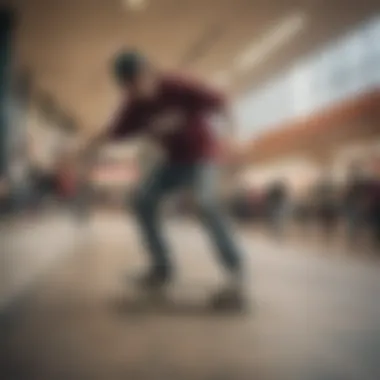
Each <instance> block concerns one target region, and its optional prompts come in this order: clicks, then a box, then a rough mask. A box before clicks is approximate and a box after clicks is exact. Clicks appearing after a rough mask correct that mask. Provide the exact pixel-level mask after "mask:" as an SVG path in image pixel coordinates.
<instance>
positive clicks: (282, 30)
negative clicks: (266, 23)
mask: <svg viewBox="0 0 380 380" xmlns="http://www.w3.org/2000/svg"><path fill="white" fill-rule="evenodd" d="M306 19H307V17H306V15H305V13H298V12H297V13H295V14H292V15H291V16H290V17H287V18H285V19H284V20H282V21H281V22H280V23H278V24H276V26H274V28H273V29H272V30H270V31H269V32H268V33H266V34H265V35H264V37H263V38H261V40H259V41H258V42H255V43H254V44H253V45H251V46H249V47H248V49H247V50H246V51H244V53H243V54H242V55H240V56H239V57H238V58H237V60H236V62H235V65H236V68H237V69H238V70H241V71H245V70H249V69H252V68H253V67H254V66H257V65H258V64H260V63H262V62H263V61H265V60H266V59H267V58H268V57H269V56H270V55H271V54H273V53H274V52H275V51H276V50H277V49H279V48H280V47H281V46H282V45H284V44H286V43H288V42H289V41H290V40H291V39H293V38H294V37H295V36H296V35H298V34H299V33H300V32H301V31H302V30H303V29H304V27H305V23H306Z"/></svg>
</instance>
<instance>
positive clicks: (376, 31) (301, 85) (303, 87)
mask: <svg viewBox="0 0 380 380" xmlns="http://www.w3.org/2000/svg"><path fill="white" fill-rule="evenodd" d="M379 85H380V16H377V17H375V18H373V19H371V20H370V21H369V22H366V23H364V24H363V25H361V27H359V28H358V29H357V30H355V31H354V32H351V33H349V34H348V35H346V36H344V37H343V38H340V39H339V40H337V41H334V42H333V43H331V44H329V45H328V46H325V48H324V49H322V51H320V52H316V53H315V54H313V55H312V56H310V57H308V58H306V59H304V60H303V61H301V62H300V63H298V64H297V65H295V66H294V67H293V68H292V69H290V70H288V71H287V72H285V73H283V74H282V75H280V76H278V77H277V78H275V79H274V80H273V81H271V82H270V83H267V84H266V85H265V86H264V87H262V88H260V89H258V90H255V91H253V92H252V93H251V94H248V95H246V96H245V97H244V98H243V99H239V101H238V102H237V104H236V107H235V108H236V109H235V111H236V115H237V117H238V121H239V125H240V136H241V138H242V139H249V138H252V137H253V136H254V135H255V134H257V133H260V132H262V131H263V130H267V129H268V128H270V127H276V125H277V124H278V123H282V122H285V121H286V120H290V119H292V118H296V117H299V116H303V115H307V114H309V113H311V112H313V111H316V110H318V109H319V108H322V107H324V106H326V105H328V104H330V103H333V102H337V101H339V100H343V99H345V98H347V97H350V96H351V95H353V94H355V93H357V92H360V91H365V90H369V89H371V88H375V87H378V86H379Z"/></svg>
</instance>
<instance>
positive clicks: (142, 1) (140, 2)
mask: <svg viewBox="0 0 380 380" xmlns="http://www.w3.org/2000/svg"><path fill="white" fill-rule="evenodd" d="M123 4H124V5H125V7H126V8H127V9H131V10H133V11H141V10H143V9H144V8H146V6H147V5H148V1H147V0H123Z"/></svg>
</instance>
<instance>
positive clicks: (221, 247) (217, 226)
mask: <svg viewBox="0 0 380 380" xmlns="http://www.w3.org/2000/svg"><path fill="white" fill-rule="evenodd" d="M218 177H219V170H218V168H217V167H216V166H215V165H211V164H206V165H200V166H199V167H197V168H196V170H195V174H194V191H195V200H196V203H197V205H198V208H199V212H200V218H201V220H202V222H203V224H204V226H205V228H206V229H207V231H208V232H209V234H210V237H211V239H212V240H213V242H214V244H215V246H216V248H217V251H218V253H219V258H220V262H221V263H222V265H223V266H224V268H225V269H226V270H227V272H228V275H229V279H230V282H229V283H228V286H227V290H226V289H223V290H222V292H221V293H220V294H218V295H217V297H216V299H217V300H221V302H224V300H226V301H227V302H228V303H229V302H230V300H231V299H232V300H233V301H232V302H234V301H235V300H236V299H238V298H239V299H241V295H242V285H243V273H242V269H243V268H242V258H241V254H240V252H239V249H238V247H237V245H236V244H235V241H234V239H233V237H232V231H231V230H230V227H229V226H228V225H227V223H226V221H225V219H224V217H223V212H222V207H221V205H220V204H219V202H218V189H217V186H218Z"/></svg>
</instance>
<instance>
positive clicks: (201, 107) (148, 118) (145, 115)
mask: <svg viewBox="0 0 380 380" xmlns="http://www.w3.org/2000/svg"><path fill="white" fill-rule="evenodd" d="M223 108H224V99H223V97H222V96H221V95H220V94H218V93H217V92H215V91H213V90H210V89H207V88H205V87H204V86H203V85H200V84H198V83H194V82H192V81H190V80H186V79H184V78H180V77H174V76H163V77H162V79H161V81H160V85H159V89H158V92H157V95H156V96H155V97H154V98H152V99H149V100H137V99H131V100H129V101H124V103H123V104H122V105H121V108H120V110H119V112H118V113H117V115H116V117H115V119H114V121H113V122H112V125H111V132H110V134H111V138H113V139H122V138H125V137H128V136H130V135H133V134H148V135H151V136H153V137H154V139H155V140H156V141H158V142H159V143H160V144H161V145H162V147H163V148H164V150H165V151H166V153H167V156H168V159H169V161H170V162H174V163H194V162H197V161H203V160H208V159H215V158H216V156H217V154H218V146H217V139H216V135H215V132H214V131H213V130H212V125H211V122H210V116H212V115H213V114H215V113H217V112H220V111H222V110H223Z"/></svg>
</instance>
